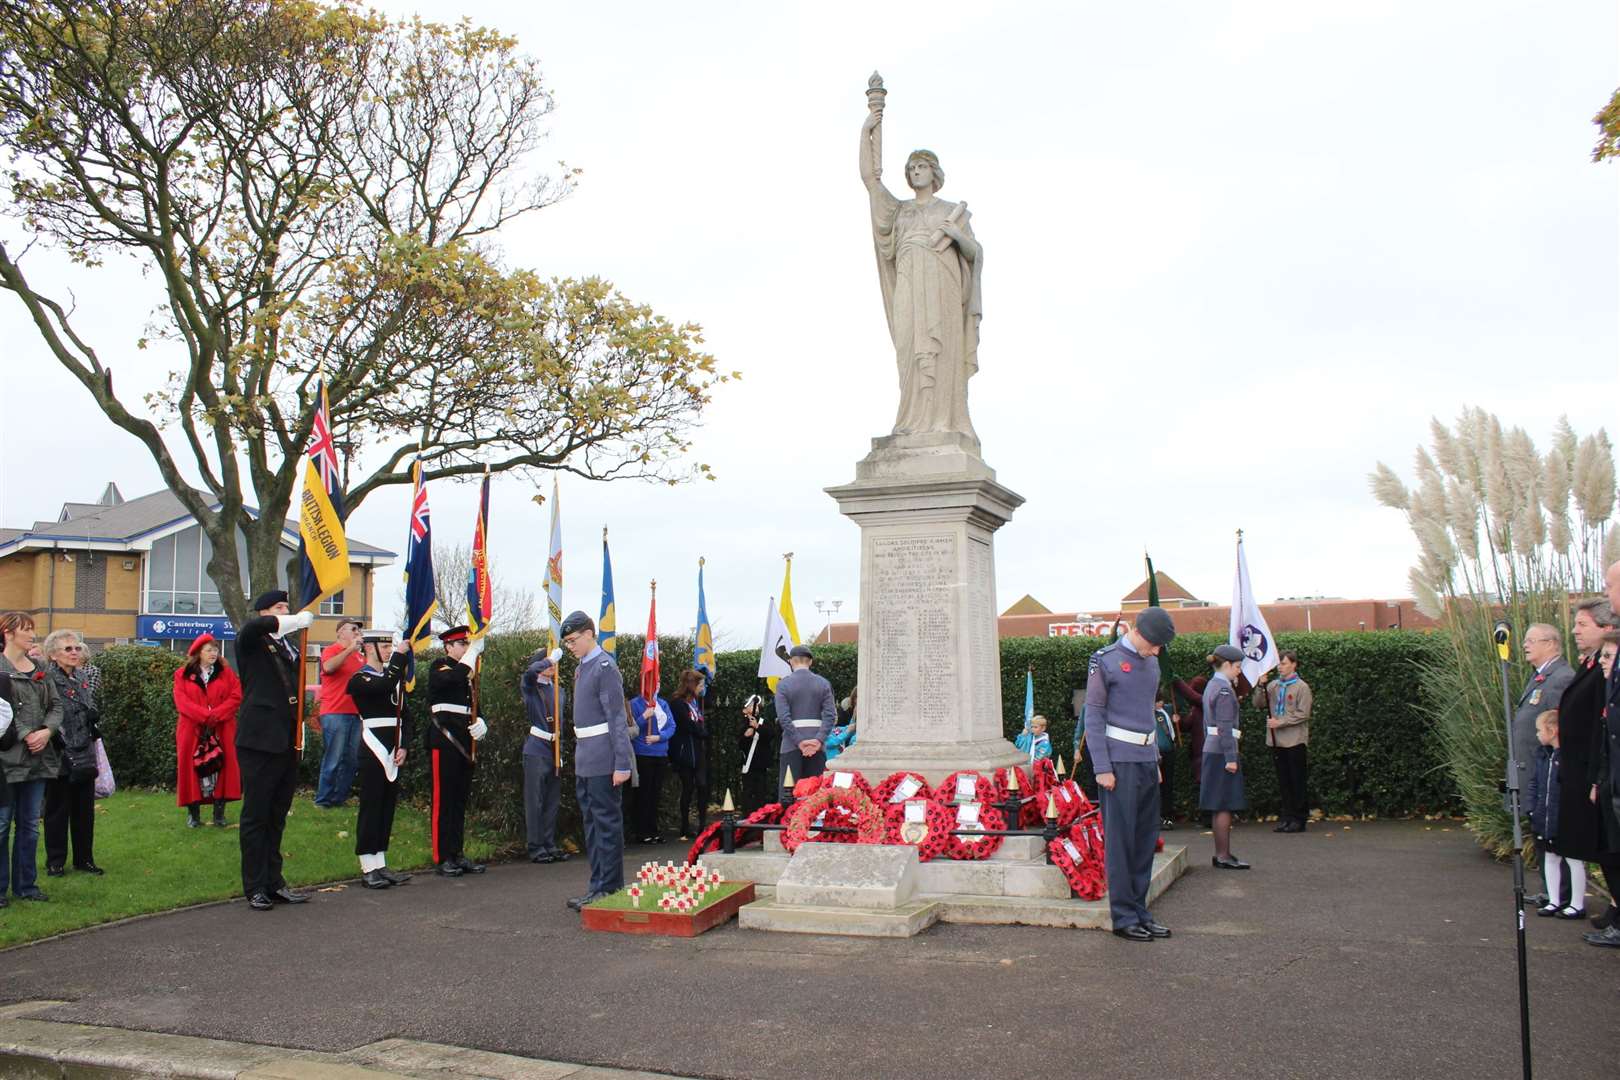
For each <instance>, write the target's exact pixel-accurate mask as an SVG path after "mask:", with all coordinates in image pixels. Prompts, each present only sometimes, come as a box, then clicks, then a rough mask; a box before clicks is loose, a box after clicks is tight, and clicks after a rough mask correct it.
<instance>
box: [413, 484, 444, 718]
mask: <svg viewBox="0 0 1620 1080" xmlns="http://www.w3.org/2000/svg"><path fill="white" fill-rule="evenodd" d="M411 483H412V488H413V493H412V496H411V534H410V539H409V540H408V541H407V542H406V545H405V551H406V555H405V638H406V643H405V647H406V648H407V649H408V650H409V651H410V654H411V655H410V659H409V660H407V661H406V665H405V689H406V690H407V691H409V690H412V689H414V688H415V686H416V653H417V650H418V649H420V648H422V647H423V646H425V645H427V644H429V643H430V642H431V641H432V639H433V612H434V610H435V609H437V608H438V606H439V601H438V597H437V596H436V595H435V593H436V590H435V588H434V584H433V529H432V523H431V521H430V520H429V519H428V498H427V484H426V483H425V482H424V481H423V479H422V461H421V459H420V458H418V459H417V461H416V463H415V464H414V465H413V466H412V467H411Z"/></svg>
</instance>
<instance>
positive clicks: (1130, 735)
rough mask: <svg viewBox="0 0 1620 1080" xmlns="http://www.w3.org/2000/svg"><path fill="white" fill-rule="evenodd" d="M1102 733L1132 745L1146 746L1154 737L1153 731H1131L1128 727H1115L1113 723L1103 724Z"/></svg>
mask: <svg viewBox="0 0 1620 1080" xmlns="http://www.w3.org/2000/svg"><path fill="white" fill-rule="evenodd" d="M1103 733H1104V734H1106V735H1107V736H1108V737H1109V738H1110V739H1118V740H1119V741H1120V742H1123V743H1130V744H1131V745H1132V746H1147V745H1149V744H1150V743H1152V742H1153V740H1154V737H1155V733H1154V732H1151V731H1132V730H1130V729H1129V728H1122V727H1115V726H1114V725H1113V724H1106V725H1104V726H1103Z"/></svg>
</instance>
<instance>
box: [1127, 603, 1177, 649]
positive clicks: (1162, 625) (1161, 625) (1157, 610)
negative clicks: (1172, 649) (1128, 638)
mask: <svg viewBox="0 0 1620 1080" xmlns="http://www.w3.org/2000/svg"><path fill="white" fill-rule="evenodd" d="M1136 632H1137V633H1138V634H1141V635H1142V636H1143V637H1145V638H1147V639H1148V640H1149V641H1150V642H1152V643H1153V644H1155V645H1158V646H1161V647H1162V646H1165V645H1168V644H1170V643H1171V642H1172V641H1174V640H1176V624H1175V623H1173V622H1171V621H1170V613H1169V612H1168V611H1166V610H1164V608H1162V607H1150V608H1143V609H1142V610H1141V611H1140V612H1138V613H1137V616H1136Z"/></svg>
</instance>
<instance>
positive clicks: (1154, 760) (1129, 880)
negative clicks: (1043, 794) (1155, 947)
mask: <svg viewBox="0 0 1620 1080" xmlns="http://www.w3.org/2000/svg"><path fill="white" fill-rule="evenodd" d="M1175 636H1176V627H1175V624H1174V623H1173V622H1171V621H1170V614H1169V612H1167V611H1165V610H1164V609H1163V608H1157V607H1150V608H1144V609H1143V610H1142V611H1141V612H1140V613H1138V614H1137V616H1136V625H1135V626H1133V627H1132V628H1131V629H1130V630H1129V631H1127V632H1126V634H1125V636H1124V637H1122V638H1120V639H1119V640H1118V641H1116V642H1114V643H1113V644H1110V645H1105V646H1103V647H1102V648H1100V649H1098V650H1097V651H1096V652H1094V653H1092V654H1091V664H1090V667H1089V668H1088V669H1087V671H1086V746H1087V747H1089V748H1090V750H1091V763H1092V770H1093V771H1094V772H1095V773H1096V775H1097V794H1098V797H1099V801H1100V802H1101V803H1102V818H1103V849H1104V852H1105V857H1104V862H1105V864H1106V866H1107V869H1108V910H1109V914H1110V915H1111V916H1112V918H1113V923H1114V934H1115V935H1116V936H1118V937H1122V938H1125V939H1126V940H1127V941H1152V940H1154V939H1155V938H1167V937H1169V936H1170V929H1169V927H1166V926H1162V925H1160V924H1159V923H1158V922H1157V921H1155V920H1154V918H1153V916H1152V915H1151V914H1150V913H1149V912H1148V908H1147V892H1148V883H1149V882H1150V881H1151V880H1152V879H1153V849H1154V848H1156V847H1157V846H1158V844H1159V748H1158V745H1157V741H1156V739H1155V734H1156V733H1155V731H1154V724H1153V699H1154V696H1155V694H1156V693H1157V692H1158V689H1159V659H1158V657H1159V650H1161V649H1163V648H1164V647H1165V646H1166V645H1168V644H1170V642H1171V641H1173V640H1174V639H1175Z"/></svg>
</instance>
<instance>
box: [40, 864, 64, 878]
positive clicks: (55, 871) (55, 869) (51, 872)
mask: <svg viewBox="0 0 1620 1080" xmlns="http://www.w3.org/2000/svg"><path fill="white" fill-rule="evenodd" d="M65 873H67V871H66V870H65V869H63V868H62V867H60V866H47V867H46V868H45V876H46V877H61V876H62V875H63V874H65Z"/></svg>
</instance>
